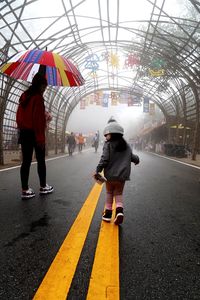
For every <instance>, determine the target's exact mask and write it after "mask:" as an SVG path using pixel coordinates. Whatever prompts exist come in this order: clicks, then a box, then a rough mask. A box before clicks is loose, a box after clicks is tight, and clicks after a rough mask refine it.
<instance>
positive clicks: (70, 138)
mask: <svg viewBox="0 0 200 300" xmlns="http://www.w3.org/2000/svg"><path fill="white" fill-rule="evenodd" d="M67 144H68V153H69V156H72V155H73V152H74V149H75V148H76V139H75V135H74V133H73V132H71V134H70V135H69V136H68V138H67Z"/></svg>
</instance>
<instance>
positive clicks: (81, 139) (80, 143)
mask: <svg viewBox="0 0 200 300" xmlns="http://www.w3.org/2000/svg"><path fill="white" fill-rule="evenodd" d="M77 142H78V151H79V152H82V149H83V145H84V142H85V139H84V136H83V135H82V133H79V135H78V137H77Z"/></svg>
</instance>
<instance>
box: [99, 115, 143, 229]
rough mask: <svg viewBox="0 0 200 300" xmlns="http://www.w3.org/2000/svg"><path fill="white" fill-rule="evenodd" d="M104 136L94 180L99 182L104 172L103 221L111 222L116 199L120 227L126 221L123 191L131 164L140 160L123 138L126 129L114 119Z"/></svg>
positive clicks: (128, 178)
mask: <svg viewBox="0 0 200 300" xmlns="http://www.w3.org/2000/svg"><path fill="white" fill-rule="evenodd" d="M103 134H104V136H105V138H106V141H105V143H104V146H103V152H102V155H101V158H100V161H99V163H98V165H97V167H96V173H95V174H94V178H95V179H96V180H97V179H98V180H99V178H98V177H99V176H98V175H99V173H101V172H102V171H103V172H104V177H105V178H106V181H105V185H106V201H105V211H104V213H103V216H102V219H103V220H104V221H106V222H110V221H111V219H112V207H113V201H114V198H115V203H116V212H115V219H114V223H115V224H116V225H119V224H121V223H122V222H123V219H124V211H123V190H124V186H125V182H126V181H127V180H130V172H131V162H133V163H134V164H135V165H137V164H139V162H140V160H139V157H138V156H137V155H135V154H133V153H132V150H131V147H130V145H129V144H128V143H127V142H126V141H125V139H124V138H123V135H124V129H123V128H122V126H121V125H119V124H118V123H117V122H116V121H115V119H114V118H111V119H110V120H109V121H108V124H107V126H106V127H105V129H104V132H103ZM100 180H101V179H100Z"/></svg>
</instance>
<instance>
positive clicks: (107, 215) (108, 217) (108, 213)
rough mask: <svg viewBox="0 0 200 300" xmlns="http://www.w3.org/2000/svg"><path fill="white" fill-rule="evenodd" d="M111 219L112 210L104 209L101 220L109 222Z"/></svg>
mask: <svg viewBox="0 0 200 300" xmlns="http://www.w3.org/2000/svg"><path fill="white" fill-rule="evenodd" d="M111 219H112V210H110V209H106V210H105V211H104V213H103V216H102V220H104V221H106V222H110V221H111Z"/></svg>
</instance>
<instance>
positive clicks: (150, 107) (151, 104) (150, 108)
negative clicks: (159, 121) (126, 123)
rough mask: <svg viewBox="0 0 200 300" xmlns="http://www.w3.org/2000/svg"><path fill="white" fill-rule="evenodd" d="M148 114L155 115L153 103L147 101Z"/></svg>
mask: <svg viewBox="0 0 200 300" xmlns="http://www.w3.org/2000/svg"><path fill="white" fill-rule="evenodd" d="M149 114H150V115H155V103H149Z"/></svg>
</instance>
